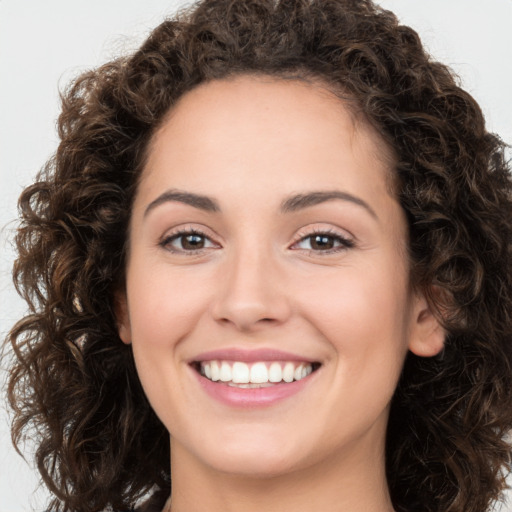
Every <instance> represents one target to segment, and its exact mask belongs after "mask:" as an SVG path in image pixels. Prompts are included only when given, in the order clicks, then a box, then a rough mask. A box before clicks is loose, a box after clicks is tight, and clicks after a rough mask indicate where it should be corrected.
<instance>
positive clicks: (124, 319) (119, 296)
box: [114, 292, 132, 345]
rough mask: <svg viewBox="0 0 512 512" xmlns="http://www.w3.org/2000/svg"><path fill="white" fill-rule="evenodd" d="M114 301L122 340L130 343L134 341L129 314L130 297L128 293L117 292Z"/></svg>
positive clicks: (118, 330) (118, 329)
mask: <svg viewBox="0 0 512 512" xmlns="http://www.w3.org/2000/svg"><path fill="white" fill-rule="evenodd" d="M114 301H115V304H114V312H115V316H116V322H117V332H118V333H119V337H120V338H121V341H122V342H123V343H125V344H127V345H129V344H130V343H131V342H132V329H131V325H130V315H129V314H128V299H127V297H126V293H125V292H119V293H116V295H115V299H114Z"/></svg>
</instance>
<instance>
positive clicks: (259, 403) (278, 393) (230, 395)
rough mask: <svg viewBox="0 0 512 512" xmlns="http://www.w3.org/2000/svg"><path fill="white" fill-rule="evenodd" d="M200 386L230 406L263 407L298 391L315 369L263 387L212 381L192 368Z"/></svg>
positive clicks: (309, 378) (305, 384) (309, 379)
mask: <svg viewBox="0 0 512 512" xmlns="http://www.w3.org/2000/svg"><path fill="white" fill-rule="evenodd" d="M192 371H193V372H194V373H195V375H196V377H197V379H198V381H199V384H201V386H202V388H203V389H204V390H205V391H206V393H207V394H208V395H210V396H211V397H212V398H214V399H216V400H218V401H219V402H222V403H223V404H226V405H229V406H231V407H247V408H250V407H265V406H269V405H273V404H275V403H276V402H280V401H281V400H284V399H285V398H288V397H291V396H293V395H295V394H297V393H299V392H300V391H301V390H302V389H304V387H305V386H307V385H308V383H309V382H310V381H311V378H312V377H313V375H315V373H316V371H315V372H313V373H310V374H309V375H308V376H307V377H304V378H303V379H301V380H296V381H293V382H282V383H279V384H274V385H273V386H269V387H265V388H237V387H234V386H228V385H227V384H225V383H223V382H218V381H217V382H212V381H211V380H209V379H207V378H206V377H203V376H202V375H201V374H199V373H198V372H197V371H195V370H192Z"/></svg>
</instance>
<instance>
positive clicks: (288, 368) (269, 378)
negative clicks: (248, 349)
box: [200, 361, 313, 388]
mask: <svg viewBox="0 0 512 512" xmlns="http://www.w3.org/2000/svg"><path fill="white" fill-rule="evenodd" d="M200 371H201V375H204V376H205V377H206V378H207V379H209V380H212V381H214V382H217V381H221V382H225V383H228V384H229V385H230V386H236V387H240V388H258V387H268V386H272V385H273V384H275V383H278V382H282V381H284V382H293V381H294V380H301V379H303V378H305V377H307V376H308V375H309V374H310V373H311V372H312V371H313V366H312V365H311V364H309V363H294V362H291V361H287V362H278V361H274V362H272V363H266V362H264V361H259V362H256V363H252V364H248V363H244V362H241V361H235V362H228V361H203V362H201V368H200Z"/></svg>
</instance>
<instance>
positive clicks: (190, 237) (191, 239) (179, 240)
mask: <svg viewBox="0 0 512 512" xmlns="http://www.w3.org/2000/svg"><path fill="white" fill-rule="evenodd" d="M160 245H161V246H162V247H164V248H165V249H167V250H170V251H171V252H177V253H179V252H182V253H183V252H197V251H201V250H203V249H210V248H215V247H218V244H216V243H215V242H213V241H212V240H211V239H210V238H208V237H207V236H206V235H205V234H204V233H201V232H200V231H197V230H187V231H179V232H177V233H174V234H171V235H169V236H166V237H165V238H164V239H163V240H162V241H161V242H160Z"/></svg>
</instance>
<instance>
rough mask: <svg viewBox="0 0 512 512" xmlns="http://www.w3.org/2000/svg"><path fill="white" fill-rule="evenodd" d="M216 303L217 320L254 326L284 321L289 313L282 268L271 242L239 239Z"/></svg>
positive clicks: (224, 272)
mask: <svg viewBox="0 0 512 512" xmlns="http://www.w3.org/2000/svg"><path fill="white" fill-rule="evenodd" d="M221 282H222V286H221V289H220V290H219V294H218V296H217V299H216V304H215V317H216V319H217V320H220V321H223V322H228V323H231V324H233V325H236V326H237V327H238V328H240V329H246V330H247V329H248V330H250V329H252V328H254V327H256V326H258V325H262V324H264V323H265V324H267V323H269V322H272V323H281V322H283V321H284V320H285V319H286V318H287V316H288V315H289V311H290V308H289V302H288V298H287V296H286V290H285V289H284V288H283V287H282V286H281V285H282V284H283V283H282V271H280V269H279V263H278V261H277V255H276V254H275V252H274V251H273V250H272V247H271V246H270V244H268V242H267V243H265V242H263V241H261V240H260V241H258V240H256V239H255V238H253V239H251V240H247V241H246V242H245V243H242V242H241V243H239V244H238V245H236V246H234V247H233V248H232V250H231V251H230V254H229V257H228V258H227V259H226V262H225V266H224V268H223V275H222V278H221Z"/></svg>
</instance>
